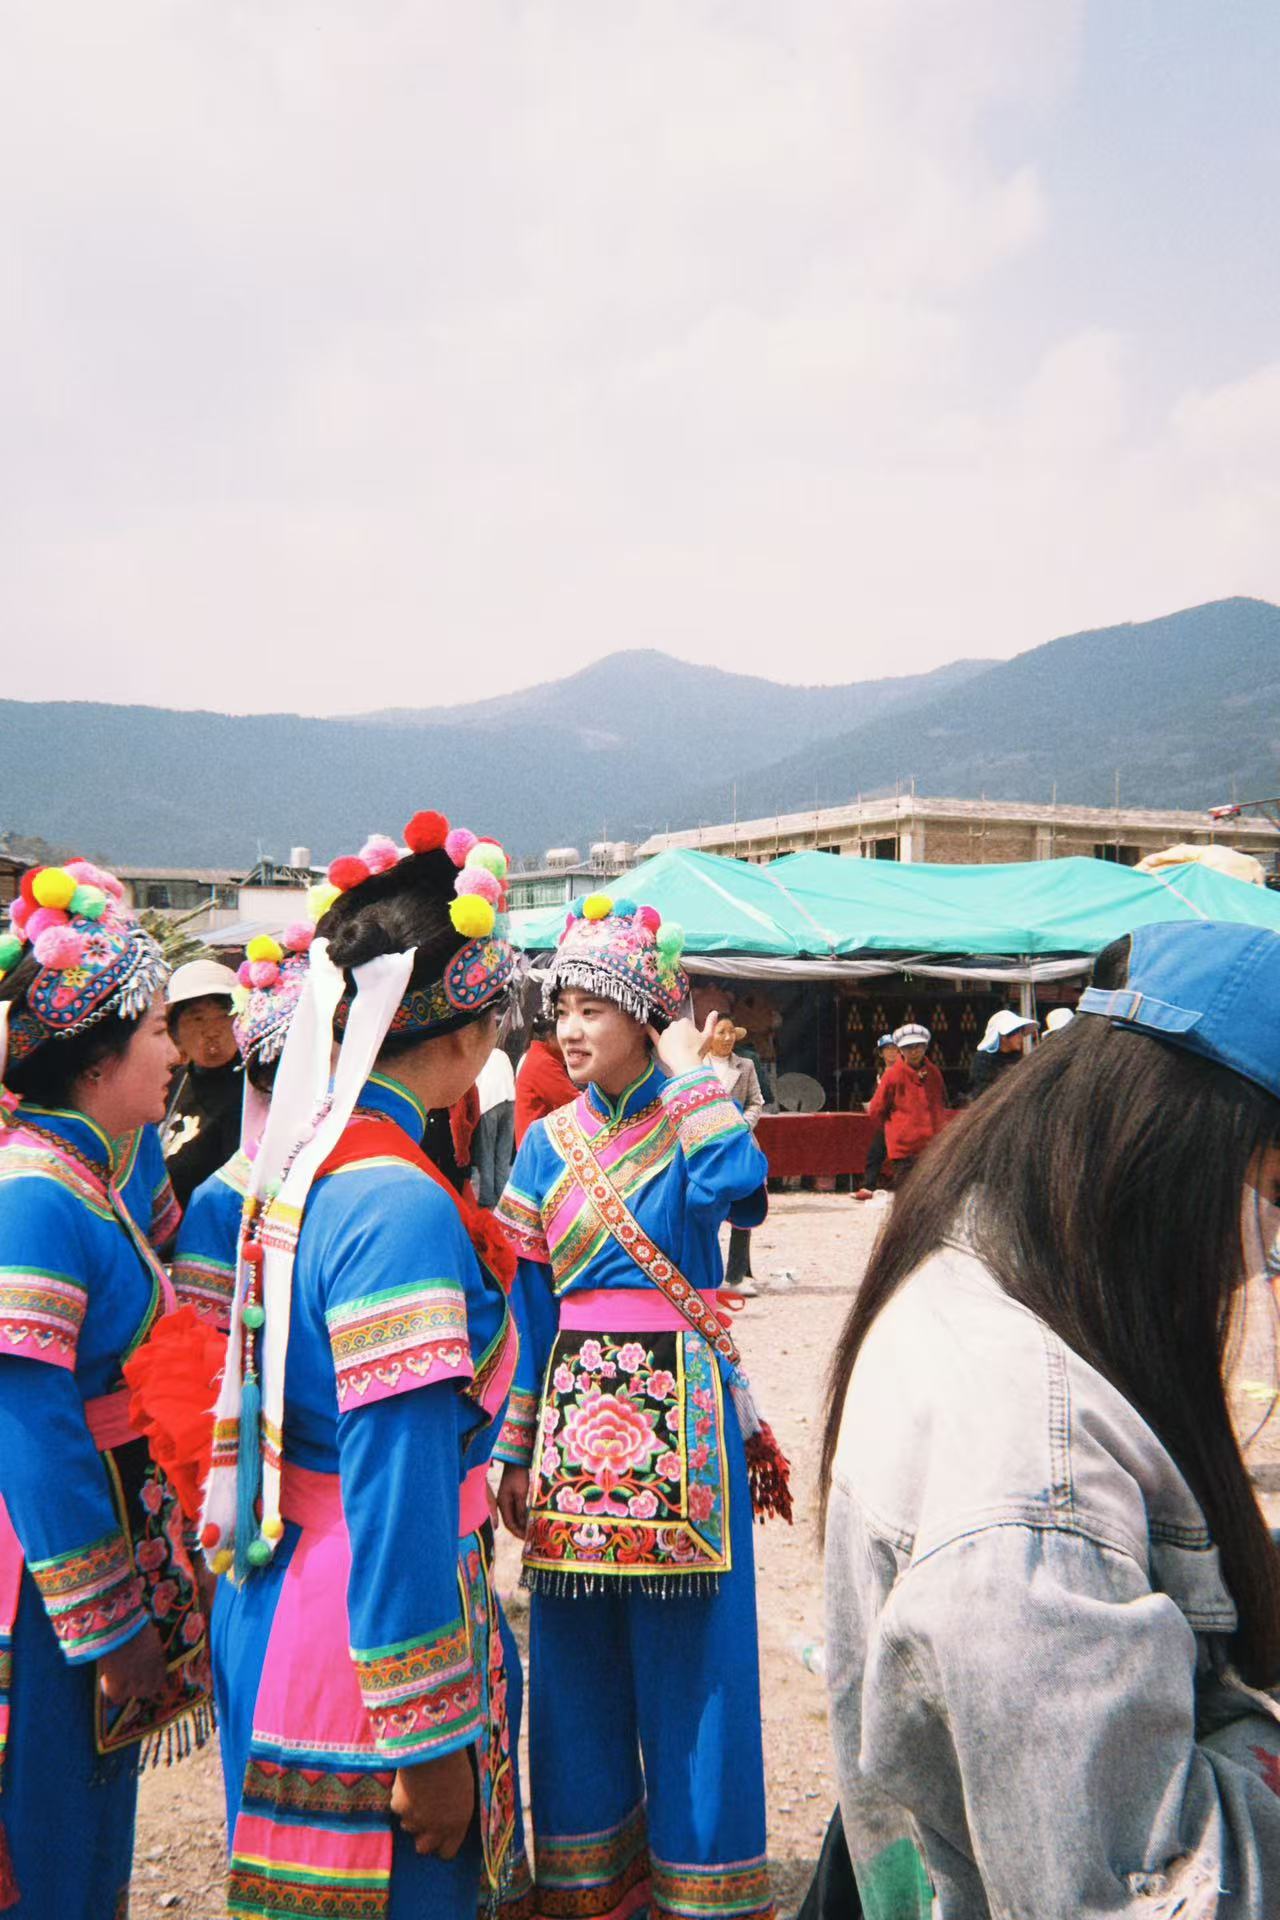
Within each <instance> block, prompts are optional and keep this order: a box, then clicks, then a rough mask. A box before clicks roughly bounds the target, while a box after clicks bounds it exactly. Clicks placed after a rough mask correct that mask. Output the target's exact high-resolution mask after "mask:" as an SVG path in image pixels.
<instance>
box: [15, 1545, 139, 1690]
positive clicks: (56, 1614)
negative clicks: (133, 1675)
mask: <svg viewBox="0 0 1280 1920" xmlns="http://www.w3.org/2000/svg"><path fill="white" fill-rule="evenodd" d="M29 1564H30V1569H31V1577H32V1579H33V1580H34V1581H35V1583H36V1586H37V1587H38V1588H39V1591H40V1598H41V1599H42V1600H43V1601H44V1607H45V1612H46V1613H47V1614H48V1616H49V1619H50V1622H51V1624H52V1626H53V1630H54V1632H55V1633H56V1634H57V1636H58V1642H59V1644H60V1646H61V1648H62V1651H63V1653H64V1654H65V1655H66V1657H67V1659H68V1660H70V1661H72V1662H73V1663H77V1664H78V1663H80V1662H83V1661H88V1660H99V1659H101V1657H102V1655H103V1654H104V1653H110V1652H111V1651H112V1649H113V1648H114V1647H119V1646H123V1644H124V1642H125V1641H126V1640H129V1639H131V1638H132V1637H133V1635H134V1634H135V1633H136V1632H137V1629H138V1627H139V1626H140V1625H141V1624H142V1622H143V1620H144V1619H145V1618H146V1614H145V1611H144V1609H143V1604H142V1587H141V1583H140V1582H139V1580H138V1577H137V1575H136V1574H135V1572H134V1570H133V1560H132V1558H131V1556H130V1553H129V1548H128V1544H127V1542H126V1541H125V1537H124V1535H123V1534H122V1533H108V1534H106V1535H104V1537H103V1538H102V1539H101V1540H97V1541H95V1542H94V1544H93V1545H92V1546H90V1547H83V1548H81V1549H79V1550H78V1551H77V1552H75V1553H63V1554H59V1555H58V1556H57V1557H56V1558H55V1559H53V1560H33V1561H31V1562H30V1563H29Z"/></svg>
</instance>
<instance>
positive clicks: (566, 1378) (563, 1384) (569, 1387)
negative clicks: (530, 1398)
mask: <svg viewBox="0 0 1280 1920" xmlns="http://www.w3.org/2000/svg"><path fill="white" fill-rule="evenodd" d="M551 1384H552V1386H553V1387H554V1388H555V1390H556V1392H557V1393H572V1392H573V1373H572V1371H571V1369H570V1368H568V1367H566V1365H565V1364H564V1361H563V1360H562V1361H561V1362H560V1365H559V1366H558V1367H557V1368H556V1370H555V1372H554V1373H553V1374H552V1376H551ZM544 1417H545V1416H544Z"/></svg>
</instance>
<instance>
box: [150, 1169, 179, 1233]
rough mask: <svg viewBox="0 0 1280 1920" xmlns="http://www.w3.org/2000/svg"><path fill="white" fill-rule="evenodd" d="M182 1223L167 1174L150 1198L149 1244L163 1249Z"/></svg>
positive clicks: (176, 1198) (175, 1197)
mask: <svg viewBox="0 0 1280 1920" xmlns="http://www.w3.org/2000/svg"><path fill="white" fill-rule="evenodd" d="M181 1223H182V1208H181V1207H180V1206H179V1205H178V1196H177V1194H176V1193H175V1192H174V1190H173V1182H172V1181H171V1180H170V1178H169V1176H168V1174H167V1173H166V1175H165V1176H164V1179H163V1180H162V1181H161V1182H160V1185H159V1186H158V1187H157V1188H156V1190H155V1192H154V1193H153V1194H152V1196H151V1242H152V1245H153V1246H157V1247H163V1246H164V1245H166V1243H167V1242H168V1241H170V1240H172V1238H173V1236H174V1234H175V1233H176V1232H177V1231H178V1228H179V1226H180V1225H181Z"/></svg>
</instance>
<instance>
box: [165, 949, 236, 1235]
mask: <svg viewBox="0 0 1280 1920" xmlns="http://www.w3.org/2000/svg"><path fill="white" fill-rule="evenodd" d="M235 985H236V976H235V974H234V973H233V972H232V971H231V969H230V967H224V966H222V965H221V963H220V962H219V961H217V960H189V961H188V962H187V964H186V965H185V966H183V967H179V968H178V969H177V970H176V972H175V973H174V974H173V976H172V978H171V979H170V981H169V992H168V996H167V997H168V1009H169V1014H168V1017H169V1033H170V1037H171V1038H172V1040H173V1043H174V1045H175V1046H176V1047H177V1049H178V1052H179V1053H180V1054H181V1055H182V1061H183V1068H184V1071H183V1073H182V1075H181V1077H180V1079H179V1080H178V1082H177V1084H176V1086H175V1088H174V1091H173V1093H172V1096H171V1098H170V1101H169V1111H168V1114H167V1115H166V1117H165V1124H164V1156H165V1164H166V1166H167V1167H168V1170H169V1179H170V1180H171V1182H172V1183H173V1190H174V1193H175V1194H176V1195H177V1198H178V1205H179V1206H180V1207H185V1206H186V1204H187V1201H188V1200H189V1199H190V1198H191V1195H192V1194H193V1193H194V1192H195V1190H196V1188H197V1187H198V1186H200V1185H201V1184H202V1183H203V1182H204V1181H205V1180H207V1179H208V1178H209V1176H210V1175H211V1174H213V1173H216V1172H217V1170H218V1168H219V1167H221V1166H223V1165H225V1163H226V1162H227V1161H228V1160H229V1159H230V1158H231V1156H232V1154H233V1153H234V1152H235V1151H236V1148H237V1147H238V1146H239V1144H240V1106H241V1100H242V1096H243V1089H244V1080H243V1076H242V1075H241V1073H240V1071H239V1053H238V1050H237V1048H236V1036H235V1033H234V1031H233V1029H232V1025H231V1011H232V1003H231V996H232V993H233V992H234V990H235Z"/></svg>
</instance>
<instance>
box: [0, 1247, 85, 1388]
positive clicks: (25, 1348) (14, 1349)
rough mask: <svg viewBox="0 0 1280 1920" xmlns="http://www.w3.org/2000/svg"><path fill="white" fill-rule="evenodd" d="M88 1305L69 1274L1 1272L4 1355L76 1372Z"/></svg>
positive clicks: (0, 1348)
mask: <svg viewBox="0 0 1280 1920" xmlns="http://www.w3.org/2000/svg"><path fill="white" fill-rule="evenodd" d="M88 1304H89V1295H88V1292H87V1290H86V1288H85V1287H84V1285H83V1283H82V1282H81V1281H79V1280H75V1279H73V1278H72V1276H71V1275H70V1274H69V1273H53V1272H51V1271H48V1270H40V1269H37V1268H32V1267H0V1354H6V1353H11V1354H17V1355H19V1356H20V1358H22V1359H24V1360H45V1361H47V1362H48V1363H49V1365H50V1366H54V1367H67V1368H73V1367H74V1366H75V1364H76V1346H77V1343H78V1341H79V1339H80V1329H81V1327H82V1326H83V1325H84V1316H85V1309H86V1308H87V1306H88Z"/></svg>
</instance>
